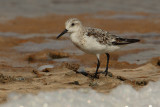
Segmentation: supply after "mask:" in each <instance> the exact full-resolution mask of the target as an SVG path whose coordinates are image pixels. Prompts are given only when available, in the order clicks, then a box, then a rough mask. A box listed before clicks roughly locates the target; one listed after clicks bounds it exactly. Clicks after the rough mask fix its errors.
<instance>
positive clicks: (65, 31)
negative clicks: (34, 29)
mask: <svg viewBox="0 0 160 107" xmlns="http://www.w3.org/2000/svg"><path fill="white" fill-rule="evenodd" d="M67 32H68V30H67V29H65V30H64V31H63V32H62V33H61V34H59V35H58V36H57V39H58V38H60V37H61V36H62V35H64V34H65V33H67Z"/></svg>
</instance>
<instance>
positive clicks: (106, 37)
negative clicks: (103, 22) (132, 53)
mask: <svg viewBox="0 0 160 107" xmlns="http://www.w3.org/2000/svg"><path fill="white" fill-rule="evenodd" d="M86 35H87V36H89V37H90V36H92V37H94V38H95V39H96V40H97V41H98V42H99V43H100V44H104V45H125V44H130V43H135V42H139V41H140V40H138V39H126V38H121V37H119V36H116V35H113V34H110V33H109V32H107V31H104V30H102V29H97V28H90V27H87V28H86Z"/></svg>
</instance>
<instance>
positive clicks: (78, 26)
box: [57, 18, 140, 77]
mask: <svg viewBox="0 0 160 107" xmlns="http://www.w3.org/2000/svg"><path fill="white" fill-rule="evenodd" d="M65 28H66V29H65V30H64V31H63V32H62V33H61V34H60V35H58V36H57V39H58V38H59V37H61V36H62V35H63V34H65V33H67V32H69V33H70V39H71V41H72V42H73V44H74V45H75V46H76V47H78V48H79V49H81V50H82V51H84V52H86V53H90V54H95V55H96V56H97V68H96V72H95V77H97V74H98V69H99V67H100V54H103V53H105V54H106V56H107V64H106V69H105V71H104V73H105V76H106V75H107V73H108V64H109V58H110V55H109V52H112V51H114V50H117V49H119V48H120V46H122V45H125V44H130V43H135V42H139V41H140V40H138V39H126V38H121V37H118V36H116V35H113V34H110V33H109V32H107V31H104V30H102V29H97V28H91V27H85V26H83V25H82V23H81V22H80V21H79V20H78V19H77V18H71V19H69V20H67V21H66V23H65Z"/></svg>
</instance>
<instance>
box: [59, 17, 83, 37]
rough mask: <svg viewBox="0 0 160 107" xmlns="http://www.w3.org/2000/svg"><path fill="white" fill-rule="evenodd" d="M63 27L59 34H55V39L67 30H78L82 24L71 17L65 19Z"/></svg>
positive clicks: (71, 31) (72, 31)
mask: <svg viewBox="0 0 160 107" xmlns="http://www.w3.org/2000/svg"><path fill="white" fill-rule="evenodd" d="M65 28H66V29H65V30H64V31H63V32H62V33H61V34H60V35H58V36H57V39H58V38H59V37H61V36H62V35H64V34H65V33H67V32H69V33H74V32H77V31H79V30H80V29H81V28H82V24H81V22H80V21H79V20H78V19H77V18H71V19H69V20H67V21H66V23H65Z"/></svg>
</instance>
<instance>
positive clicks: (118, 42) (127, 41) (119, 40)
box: [113, 38, 140, 45]
mask: <svg viewBox="0 0 160 107" xmlns="http://www.w3.org/2000/svg"><path fill="white" fill-rule="evenodd" d="M139 41H140V40H139V39H126V38H116V42H114V43H113V44H114V45H125V44H130V43H136V42H139Z"/></svg>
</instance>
